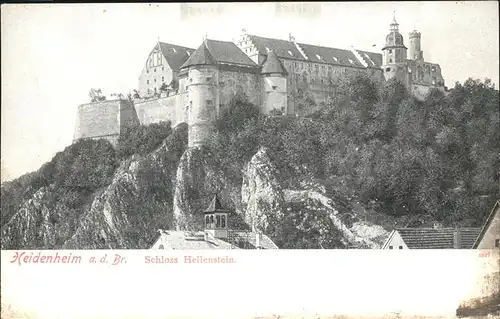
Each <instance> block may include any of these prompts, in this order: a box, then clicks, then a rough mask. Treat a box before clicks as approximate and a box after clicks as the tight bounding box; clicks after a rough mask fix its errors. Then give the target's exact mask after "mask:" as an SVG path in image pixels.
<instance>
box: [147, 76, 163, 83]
mask: <svg viewBox="0 0 500 319" xmlns="http://www.w3.org/2000/svg"><path fill="white" fill-rule="evenodd" d="M153 82H154V83H156V79H155V78H153ZM161 82H162V83H163V82H165V77H164V76H162V77H161ZM146 83H147V84H149V80H146Z"/></svg>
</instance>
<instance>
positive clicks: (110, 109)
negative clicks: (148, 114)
mask: <svg viewBox="0 0 500 319" xmlns="http://www.w3.org/2000/svg"><path fill="white" fill-rule="evenodd" d="M138 124H139V120H138V118H137V115H136V113H135V109H134V107H133V103H132V102H131V101H127V100H113V101H104V102H99V103H89V104H82V105H80V106H78V113H77V118H76V125H75V133H74V136H73V141H76V140H78V139H81V138H94V139H96V138H106V139H108V140H110V142H112V143H113V144H114V145H116V142H117V140H118V136H119V134H120V132H121V130H122V129H123V128H124V127H127V126H134V125H138Z"/></svg>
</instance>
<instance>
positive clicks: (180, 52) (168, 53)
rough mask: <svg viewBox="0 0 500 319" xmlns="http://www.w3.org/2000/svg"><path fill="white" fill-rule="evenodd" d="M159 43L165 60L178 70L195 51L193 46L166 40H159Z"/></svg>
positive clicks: (173, 68)
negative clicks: (188, 46) (166, 41)
mask: <svg viewBox="0 0 500 319" xmlns="http://www.w3.org/2000/svg"><path fill="white" fill-rule="evenodd" d="M158 44H159V46H160V50H161V52H162V54H163V56H164V57H165V60H167V63H168V65H169V66H170V68H171V69H172V70H174V71H178V70H179V69H180V68H181V66H182V64H183V63H184V62H186V61H187V59H188V58H189V56H190V55H191V54H193V52H194V51H195V50H194V49H192V48H187V47H183V46H180V45H175V44H170V43H165V42H158Z"/></svg>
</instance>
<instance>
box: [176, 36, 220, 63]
mask: <svg viewBox="0 0 500 319" xmlns="http://www.w3.org/2000/svg"><path fill="white" fill-rule="evenodd" d="M213 64H215V59H214V57H213V56H212V54H211V53H210V51H209V50H208V48H207V46H206V42H203V43H202V45H200V46H199V47H198V49H196V51H194V53H193V54H192V55H191V56H190V57H189V59H187V61H186V62H185V63H184V64H183V65H182V66H181V68H185V67H188V66H192V65H213Z"/></svg>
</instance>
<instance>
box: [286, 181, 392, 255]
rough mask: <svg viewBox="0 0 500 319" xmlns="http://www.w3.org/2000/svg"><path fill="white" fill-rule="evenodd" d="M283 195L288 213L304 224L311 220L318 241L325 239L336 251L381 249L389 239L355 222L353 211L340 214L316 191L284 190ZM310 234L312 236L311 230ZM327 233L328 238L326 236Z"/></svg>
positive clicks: (374, 228) (366, 224)
mask: <svg viewBox="0 0 500 319" xmlns="http://www.w3.org/2000/svg"><path fill="white" fill-rule="evenodd" d="M284 193H285V201H286V203H287V204H288V205H289V207H288V208H287V210H288V211H290V212H294V213H295V214H297V215H298V216H302V217H301V218H302V219H303V220H304V221H306V220H308V219H311V220H313V221H314V222H313V223H312V224H311V226H310V228H316V230H317V232H318V234H319V235H320V236H319V237H318V240H319V239H324V240H325V241H326V242H328V243H329V244H331V245H335V243H336V242H337V243H338V244H340V247H335V248H349V247H351V248H380V247H381V246H382V244H383V241H384V240H385V239H386V238H387V236H388V235H389V233H388V232H387V231H386V230H385V229H384V228H382V227H381V226H379V225H374V224H371V223H369V222H363V221H360V220H357V219H358V218H357V216H356V213H355V212H353V211H347V212H345V211H344V212H340V211H339V209H337V208H336V207H337V206H338V205H337V203H336V202H335V201H334V200H332V199H330V198H328V197H326V196H325V195H323V194H321V193H319V192H317V191H314V190H285V192H284ZM302 224H303V223H302ZM309 231H310V232H311V233H314V231H312V229H310V230H309ZM328 233H329V234H330V235H331V238H329V236H325V234H328ZM334 237H336V238H334ZM320 246H323V244H321V245H320ZM324 248H326V247H324ZM329 248H333V247H329Z"/></svg>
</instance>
